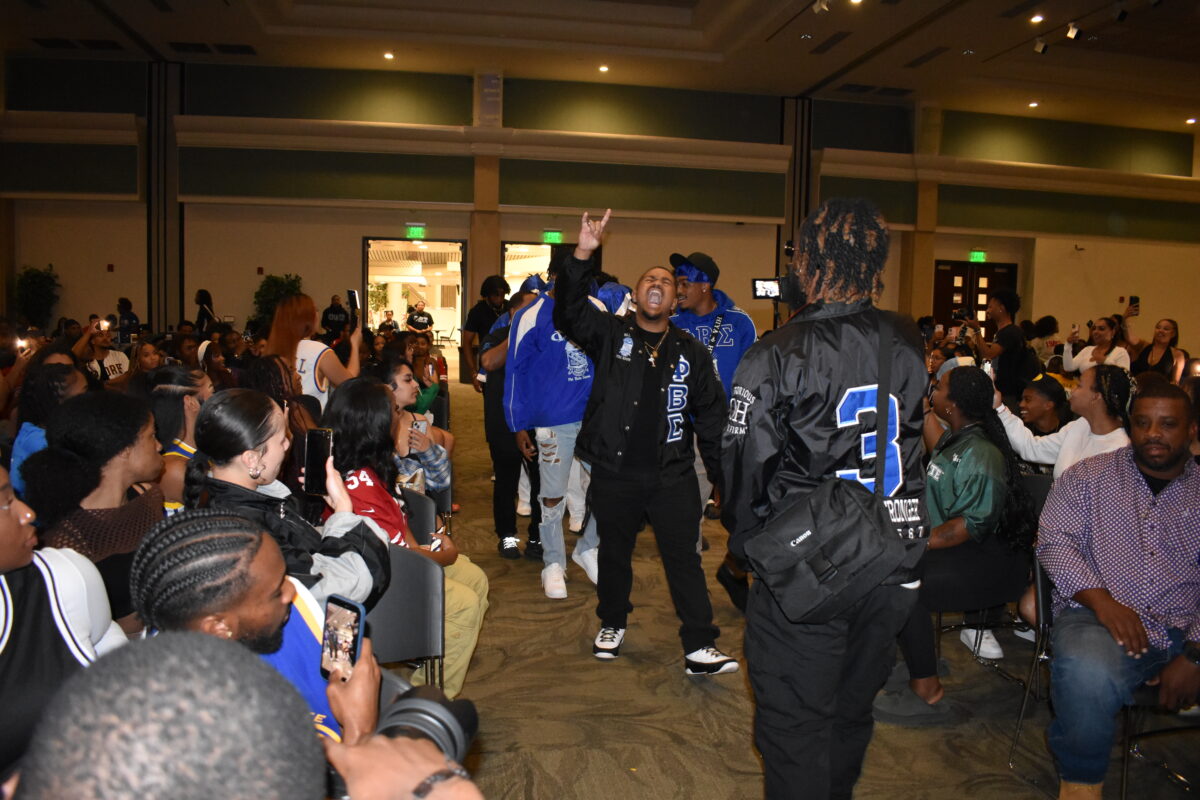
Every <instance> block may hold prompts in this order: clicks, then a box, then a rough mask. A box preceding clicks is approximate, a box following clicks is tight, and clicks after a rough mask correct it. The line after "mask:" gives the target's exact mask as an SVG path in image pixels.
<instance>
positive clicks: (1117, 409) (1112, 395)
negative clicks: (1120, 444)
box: [1092, 364, 1132, 430]
mask: <svg viewBox="0 0 1200 800" xmlns="http://www.w3.org/2000/svg"><path fill="white" fill-rule="evenodd" d="M1092 380H1093V381H1095V383H1094V386H1095V391H1096V394H1098V395H1100V397H1101V399H1102V400H1104V410H1105V411H1107V412H1108V415H1109V416H1110V417H1114V418H1116V419H1118V420H1120V422H1121V426H1122V427H1123V428H1125V429H1126V430H1128V429H1129V395H1130V390H1131V388H1132V382H1131V381H1130V379H1129V373H1128V372H1126V371H1125V370H1124V369H1122V368H1121V367H1118V366H1115V365H1113V364H1097V365H1096V366H1094V367H1092Z"/></svg>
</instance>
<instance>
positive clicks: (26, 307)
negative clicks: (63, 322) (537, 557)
mask: <svg viewBox="0 0 1200 800" xmlns="http://www.w3.org/2000/svg"><path fill="white" fill-rule="evenodd" d="M61 288H62V284H60V283H59V282H58V274H57V273H56V272H55V271H54V265H53V264H49V265H47V267H46V268H45V269H37V268H35V267H26V268H25V269H23V270H21V272H20V274H19V275H17V283H16V292H15V299H16V302H17V314H18V316H19V317H20V318H21V319H23V320H24V321H25V323H26V324H28V325H31V326H33V327H35V328H45V327H46V326H47V324H48V323H49V322H50V314H51V312H52V311H54V306H55V305H57V303H58V290H59V289H61Z"/></svg>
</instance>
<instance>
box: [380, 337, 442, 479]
mask: <svg viewBox="0 0 1200 800" xmlns="http://www.w3.org/2000/svg"><path fill="white" fill-rule="evenodd" d="M388 387H389V388H390V389H391V390H392V400H393V402H394V404H395V409H396V415H395V417H393V420H392V436H393V445H394V454H395V460H396V467H397V468H398V469H399V471H400V474H401V475H402V476H414V475H416V474H417V473H421V474H422V475H423V479H422V480H423V483H424V488H423V489H421V491H423V492H426V493H428V492H437V491H441V490H442V489H446V488H448V487H449V486H450V477H451V473H450V454H449V453H448V452H447V450H446V447H445V446H443V445H442V444H440V443H439V441H438V439H439V435H440V434H441V433H444V431H442V429H441V428H438V427H435V426H433V425H432V424H431V423H430V420H429V416H428V415H427V414H417V413H415V412H413V411H409V410H407V409H408V407H409V406H411V405H412V404H413V403H415V402H416V400H417V395H418V394H420V391H421V385H420V384H419V383H417V379H416V376H415V375H414V374H413V369H412V364H410V363H409V362H408V361H405V360H403V359H401V358H396V357H393V358H392V361H391V367H390V371H389V375H388ZM417 483H420V481H418V482H417Z"/></svg>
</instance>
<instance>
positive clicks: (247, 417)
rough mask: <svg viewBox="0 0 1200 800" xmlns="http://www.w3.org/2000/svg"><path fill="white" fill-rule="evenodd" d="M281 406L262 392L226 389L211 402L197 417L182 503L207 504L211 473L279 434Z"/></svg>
mask: <svg viewBox="0 0 1200 800" xmlns="http://www.w3.org/2000/svg"><path fill="white" fill-rule="evenodd" d="M278 410H279V406H278V405H276V404H275V401H274V400H272V399H271V398H269V397H267V396H266V395H265V394H263V393H262V392H255V391H251V390H250V389H226V390H225V391H223V392H217V393H216V394H214V395H213V396H212V397H210V398H209V399H208V402H206V403H205V404H204V407H203V408H202V409H200V416H198V417H197V418H196V454H195V456H193V457H192V460H191V461H189V462H188V467H187V473H186V475H185V476H184V491H183V503H184V505H185V506H187V507H188V508H199V507H200V506H201V505H203V502H204V489H205V486H206V484H207V482H208V471H209V470H210V469H212V468H213V466H214V465H215V466H224V465H225V464H228V463H229V462H230V461H232V460H233V459H235V458H237V457H238V456H240V455H241V454H242V453H244V452H246V451H247V450H257V449H259V448H261V447H262V446H263V445H264V444H265V443H266V441H267V440H268V439H270V438H271V436H272V435H274V434H275V432H276V430H275V429H276V422H275V412H276V411H278Z"/></svg>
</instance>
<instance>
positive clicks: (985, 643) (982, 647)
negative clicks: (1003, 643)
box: [958, 628, 1004, 660]
mask: <svg viewBox="0 0 1200 800" xmlns="http://www.w3.org/2000/svg"><path fill="white" fill-rule="evenodd" d="M976 633H977V629H976V628H963V629H962V633H960V634H959V635H958V638H959V639H960V640H961V641H962V643H963V644H965V645H966V646H967V649H968V650H972V651H973V650H974V649H975V634H976ZM979 657H980V658H988V659H993V660H994V659H997V658H1004V650H1002V649H1001V648H1000V643H999V642H998V641H996V634H994V633H992V632H991V631H984V632H983V637H982V638H981V639H980V640H979Z"/></svg>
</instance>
